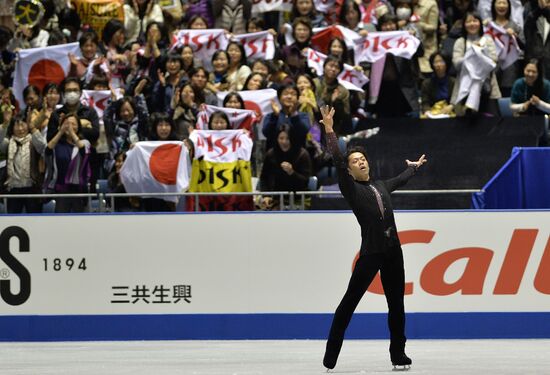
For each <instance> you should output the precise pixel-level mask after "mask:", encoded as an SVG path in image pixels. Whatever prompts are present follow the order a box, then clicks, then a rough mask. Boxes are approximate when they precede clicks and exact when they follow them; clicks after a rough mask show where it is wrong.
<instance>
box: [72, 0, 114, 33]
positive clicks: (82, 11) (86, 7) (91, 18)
mask: <svg viewBox="0 0 550 375" xmlns="http://www.w3.org/2000/svg"><path fill="white" fill-rule="evenodd" d="M72 3H73V4H74V5H75V7H76V11H77V13H78V15H79V16H80V23H81V24H88V25H90V26H91V27H92V29H94V31H95V32H96V33H97V35H98V36H99V38H100V39H101V34H103V28H104V27H105V24H106V23H107V22H108V21H109V20H111V19H113V18H116V19H118V20H120V21H122V22H124V10H123V9H122V5H123V4H124V2H123V1H122V0H74V1H72Z"/></svg>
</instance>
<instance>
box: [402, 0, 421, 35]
mask: <svg viewBox="0 0 550 375" xmlns="http://www.w3.org/2000/svg"><path fill="white" fill-rule="evenodd" d="M395 16H396V17H397V28H398V29H399V30H404V31H408V32H409V33H411V34H412V35H414V36H415V37H417V38H418V39H420V40H421V41H422V33H421V32H420V29H419V28H418V25H417V24H416V21H417V20H418V18H417V17H416V16H414V15H413V11H412V0H397V1H396V2H395Z"/></svg>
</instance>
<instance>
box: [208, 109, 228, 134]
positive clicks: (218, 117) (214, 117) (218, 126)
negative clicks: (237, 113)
mask: <svg viewBox="0 0 550 375" xmlns="http://www.w3.org/2000/svg"><path fill="white" fill-rule="evenodd" d="M208 129H209V130H228V129H231V123H230V122H229V117H227V114H226V113H225V112H222V111H215V112H214V113H212V114H211V115H210V118H209V119H208Z"/></svg>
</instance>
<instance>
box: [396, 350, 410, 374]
mask: <svg viewBox="0 0 550 375" xmlns="http://www.w3.org/2000/svg"><path fill="white" fill-rule="evenodd" d="M391 364H392V365H393V371H407V370H409V369H410V368H411V365H412V359H410V358H409V357H407V355H406V354H405V353H401V354H397V355H392V356H391Z"/></svg>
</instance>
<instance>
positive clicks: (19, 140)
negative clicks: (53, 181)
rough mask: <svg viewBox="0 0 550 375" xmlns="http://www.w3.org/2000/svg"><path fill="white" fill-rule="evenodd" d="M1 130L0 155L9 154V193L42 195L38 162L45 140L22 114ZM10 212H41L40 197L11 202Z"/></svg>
mask: <svg viewBox="0 0 550 375" xmlns="http://www.w3.org/2000/svg"><path fill="white" fill-rule="evenodd" d="M5 125H6V124H4V125H3V126H2V127H0V153H2V154H5V155H6V164H7V167H6V174H7V178H6V182H5V185H6V188H7V190H8V193H9V194H40V192H41V183H42V180H43V174H42V173H41V172H40V168H39V161H40V159H41V155H42V154H43V152H44V150H45V148H46V138H45V137H44V136H43V135H42V133H41V132H40V131H39V129H37V128H35V127H34V126H33V125H32V122H30V121H29V120H28V117H27V118H25V117H24V116H23V115H22V114H19V115H17V116H15V117H14V118H12V119H11V120H10V122H9V125H8V126H7V127H6V126H5ZM7 211H8V213H22V212H26V213H38V212H42V203H41V201H40V199H39V198H17V199H8V201H7Z"/></svg>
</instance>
